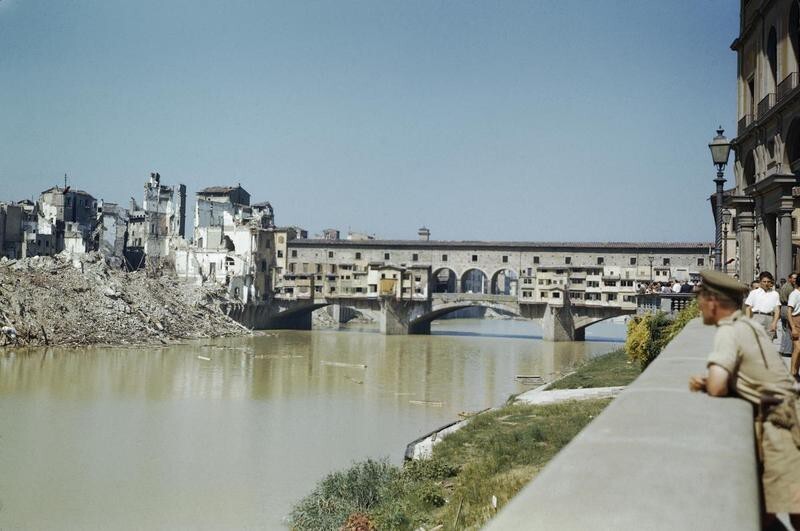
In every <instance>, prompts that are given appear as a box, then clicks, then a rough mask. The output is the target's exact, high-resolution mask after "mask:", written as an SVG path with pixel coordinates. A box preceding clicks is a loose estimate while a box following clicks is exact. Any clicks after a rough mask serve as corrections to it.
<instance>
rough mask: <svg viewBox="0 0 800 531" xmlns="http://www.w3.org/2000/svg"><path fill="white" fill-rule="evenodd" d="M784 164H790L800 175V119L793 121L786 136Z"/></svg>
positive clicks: (794, 171)
mask: <svg viewBox="0 0 800 531" xmlns="http://www.w3.org/2000/svg"><path fill="white" fill-rule="evenodd" d="M784 157H786V158H785V160H784V161H783V162H784V163H788V164H789V167H790V168H791V170H792V173H794V174H796V175H797V174H800V118H796V119H794V120H792V124H791V125H790V126H789V131H788V133H787V135H786V149H785V153H784Z"/></svg>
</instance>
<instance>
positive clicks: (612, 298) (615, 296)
mask: <svg viewBox="0 0 800 531" xmlns="http://www.w3.org/2000/svg"><path fill="white" fill-rule="evenodd" d="M606 300H609V301H615V300H617V294H616V293H609V294H608V296H607V297H606Z"/></svg>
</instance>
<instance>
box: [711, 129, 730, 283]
mask: <svg viewBox="0 0 800 531" xmlns="http://www.w3.org/2000/svg"><path fill="white" fill-rule="evenodd" d="M724 132H725V130H724V129H722V126H719V129H717V136H715V137H714V138H713V140H711V143H709V144H708V149H710V150H711V158H712V160H713V161H714V166H716V167H717V178H716V179H714V182H715V183H716V184H717V200H716V203H717V204H716V209H715V214H716V215H715V216H714V218H715V219H716V222H717V223H716V225H717V227H716V229H717V230H716V240H715V241H716V246H715V247H714V269H716V270H717V271H721V270H722V260H721V256H720V255H721V254H722V253H721V251H722V185H723V184H725V178H724V177H723V175H724V172H725V166H726V165H727V164H728V155H730V153H731V143H730V142H728V139H727V138H725V135H723V134H722V133H724Z"/></svg>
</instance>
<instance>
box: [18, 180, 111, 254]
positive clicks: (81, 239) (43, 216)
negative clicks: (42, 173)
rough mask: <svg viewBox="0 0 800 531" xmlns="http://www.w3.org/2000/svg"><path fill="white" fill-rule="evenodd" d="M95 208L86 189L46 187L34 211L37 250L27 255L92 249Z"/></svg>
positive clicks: (83, 251) (78, 251)
mask: <svg viewBox="0 0 800 531" xmlns="http://www.w3.org/2000/svg"><path fill="white" fill-rule="evenodd" d="M96 211H97V201H96V200H95V198H94V197H92V196H91V194H89V193H87V192H84V191H82V190H73V189H72V188H70V187H69V186H65V187H63V188H59V187H58V186H54V187H52V188H50V189H48V190H45V191H44V192H42V193H41V195H40V196H39V203H38V209H37V212H36V213H37V232H36V245H37V248H38V249H37V252H36V253H28V255H29V256H32V255H33V254H55V253H59V252H61V251H67V252H70V253H85V252H87V251H90V250H92V242H93V237H92V232H93V230H94V226H95V223H96ZM42 251H44V252H42Z"/></svg>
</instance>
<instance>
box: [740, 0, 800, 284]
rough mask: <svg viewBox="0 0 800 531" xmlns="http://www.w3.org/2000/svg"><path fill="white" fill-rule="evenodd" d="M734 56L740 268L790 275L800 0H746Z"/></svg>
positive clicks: (798, 146)
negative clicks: (735, 59)
mask: <svg viewBox="0 0 800 531" xmlns="http://www.w3.org/2000/svg"><path fill="white" fill-rule="evenodd" d="M731 49H732V50H733V51H735V52H736V54H737V59H738V61H737V69H738V76H737V131H736V138H735V139H734V140H733V142H732V147H733V150H734V154H735V155H734V163H733V164H734V167H733V169H734V174H735V180H736V185H735V188H733V189H732V190H730V191H728V193H726V197H725V206H726V207H728V208H729V209H732V210H734V211H735V218H736V223H735V233H736V240H737V246H738V258H739V259H738V273H739V275H740V278H741V279H742V280H744V281H747V280H749V279H752V278H754V277H755V276H756V274H757V273H758V272H759V271H769V272H771V273H773V274H775V275H776V277H778V278H786V277H787V276H788V275H789V273H790V272H791V271H792V270H796V269H797V268H798V265H800V264H798V261H797V259H798V253H797V243H796V242H797V241H798V237H800V234H798V231H797V219H798V213H800V211H798V208H797V207H798V205H799V203H798V201H797V200H798V198H799V197H800V189H798V188H797V185H798V182H797V174H798V172H800V91H798V64H799V63H800V3H799V2H798V0H741V2H740V29H739V36H738V37H737V38H736V39H735V40H734V41H733V43H732V44H731Z"/></svg>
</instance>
